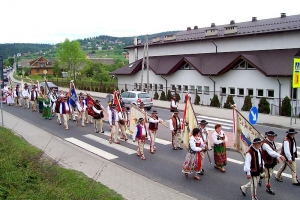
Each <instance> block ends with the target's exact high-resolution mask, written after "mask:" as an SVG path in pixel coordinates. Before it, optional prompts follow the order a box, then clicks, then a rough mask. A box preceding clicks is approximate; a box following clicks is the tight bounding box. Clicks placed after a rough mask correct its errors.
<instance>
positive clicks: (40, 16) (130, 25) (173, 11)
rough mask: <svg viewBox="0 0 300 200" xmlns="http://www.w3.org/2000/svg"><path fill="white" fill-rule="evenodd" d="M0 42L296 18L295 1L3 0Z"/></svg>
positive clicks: (50, 40)
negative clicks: (282, 15)
mask: <svg viewBox="0 0 300 200" xmlns="http://www.w3.org/2000/svg"><path fill="white" fill-rule="evenodd" d="M0 7H1V11H0V24H1V28H0V43H46V44H56V43H59V42H63V41H64V40H65V39H66V38H68V39H70V40H75V39H83V38H86V37H94V36H99V35H110V36H117V37H122V36H123V37H124V36H138V35H144V34H153V33H159V32H164V31H175V30H178V31H180V30H186V28H187V27H194V26H198V27H199V28H201V27H209V26H210V24H211V23H215V24H216V25H224V24H229V22H230V20H235V22H236V23H238V22H245V21H251V19H252V17H257V19H258V20H259V19H268V18H276V17H280V13H286V14H287V16H290V15H297V14H300V9H299V7H300V1H299V0H248V1H245V0H226V1H225V0H212V1H209V0H207V1H204V0H181V1H180V0H172V1H171V0H147V1H145V0H106V1H104V0H84V1H83V0H47V1H46V0H1V6H0Z"/></svg>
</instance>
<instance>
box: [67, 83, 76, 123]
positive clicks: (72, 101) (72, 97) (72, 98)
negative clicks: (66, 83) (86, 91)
mask: <svg viewBox="0 0 300 200" xmlns="http://www.w3.org/2000/svg"><path fill="white" fill-rule="evenodd" d="M69 93H70V99H69V103H70V105H71V109H72V119H73V121H76V116H78V109H77V106H76V102H77V101H78V97H77V94H76V91H75V84H74V81H73V80H71V81H70V91H69Z"/></svg>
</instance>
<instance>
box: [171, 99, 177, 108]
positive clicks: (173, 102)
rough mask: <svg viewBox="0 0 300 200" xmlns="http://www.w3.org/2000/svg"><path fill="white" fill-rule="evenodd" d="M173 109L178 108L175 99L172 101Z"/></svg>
mask: <svg viewBox="0 0 300 200" xmlns="http://www.w3.org/2000/svg"><path fill="white" fill-rule="evenodd" d="M171 107H173V108H177V107H178V106H177V105H176V101H174V100H173V99H172V100H171Z"/></svg>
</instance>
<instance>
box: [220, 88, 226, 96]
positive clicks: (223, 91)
mask: <svg viewBox="0 0 300 200" xmlns="http://www.w3.org/2000/svg"><path fill="white" fill-rule="evenodd" d="M225 94H226V88H225V87H221V95H225Z"/></svg>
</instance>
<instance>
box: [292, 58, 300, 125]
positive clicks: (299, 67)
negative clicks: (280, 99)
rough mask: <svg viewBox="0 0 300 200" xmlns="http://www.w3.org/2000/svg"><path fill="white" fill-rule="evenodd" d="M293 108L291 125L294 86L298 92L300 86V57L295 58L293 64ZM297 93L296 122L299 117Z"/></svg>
mask: <svg viewBox="0 0 300 200" xmlns="http://www.w3.org/2000/svg"><path fill="white" fill-rule="evenodd" d="M292 87H293V89H292V98H291V100H292V109H291V125H292V118H293V107H294V88H296V92H297V93H298V88H299V87H300V58H294V64H293V80H292ZM297 93H296V107H295V124H296V119H297V96H298V95H297Z"/></svg>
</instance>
